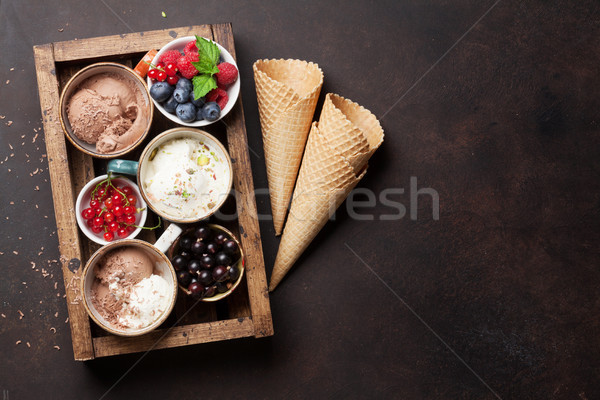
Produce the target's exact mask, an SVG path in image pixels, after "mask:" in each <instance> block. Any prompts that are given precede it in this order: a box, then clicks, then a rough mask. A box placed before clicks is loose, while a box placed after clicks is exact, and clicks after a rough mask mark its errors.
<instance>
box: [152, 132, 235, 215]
mask: <svg viewBox="0 0 600 400" xmlns="http://www.w3.org/2000/svg"><path fill="white" fill-rule="evenodd" d="M144 168H145V172H144V174H143V182H142V184H143V185H144V189H145V191H146V194H147V196H148V199H149V200H150V202H151V203H152V205H153V206H155V207H156V208H158V209H159V210H160V211H162V212H163V213H165V214H167V215H169V216H172V217H174V218H176V219H187V218H194V217H196V216H197V215H205V214H207V213H208V212H210V211H211V210H212V209H213V208H214V207H215V206H216V205H217V204H218V203H219V202H220V201H221V200H222V198H223V197H225V196H227V194H228V192H229V186H228V185H229V180H230V175H229V174H230V172H229V168H228V163H227V160H224V159H223V157H222V156H220V155H219V154H218V153H217V152H216V151H215V150H214V149H213V148H211V147H210V146H209V145H207V144H206V143H203V142H201V141H199V140H196V139H191V138H180V139H174V140H170V141H168V142H167V143H165V144H163V145H161V146H159V147H158V149H157V152H156V154H155V155H154V158H152V159H151V160H149V161H148V162H147V163H146V165H145V167H144Z"/></svg>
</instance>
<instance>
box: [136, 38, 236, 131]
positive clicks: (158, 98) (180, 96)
mask: <svg viewBox="0 0 600 400" xmlns="http://www.w3.org/2000/svg"><path fill="white" fill-rule="evenodd" d="M146 82H147V84H148V88H149V91H150V97H151V98H152V101H153V102H154V105H155V106H156V108H157V109H158V110H159V111H160V112H161V113H162V114H163V115H164V116H165V117H167V118H168V119H170V120H171V121H173V122H176V123H178V124H180V125H185V126H190V127H200V126H206V125H209V124H212V123H213V122H216V121H218V120H220V119H221V118H223V117H224V116H225V115H227V113H228V112H229V111H231V109H232V108H233V106H234V105H235V103H236V101H237V98H238V95H239V93H240V79H239V73H238V68H237V65H236V63H235V60H234V58H233V57H232V55H231V54H230V53H229V52H228V51H227V50H226V49H225V48H224V47H223V46H221V45H220V44H218V43H215V42H213V41H212V40H210V39H206V38H203V37H199V36H185V37H181V38H178V39H175V40H173V41H171V42H169V43H168V44H167V45H165V46H164V47H163V48H162V49H160V51H159V52H158V53H157V54H156V56H155V57H154V59H153V60H152V62H151V63H150V68H149V70H148V73H147V76H146Z"/></svg>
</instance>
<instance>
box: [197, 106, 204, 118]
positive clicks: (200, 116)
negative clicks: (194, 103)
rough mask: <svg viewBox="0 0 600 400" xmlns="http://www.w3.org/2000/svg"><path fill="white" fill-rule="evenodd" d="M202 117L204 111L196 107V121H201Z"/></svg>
mask: <svg viewBox="0 0 600 400" xmlns="http://www.w3.org/2000/svg"><path fill="white" fill-rule="evenodd" d="M203 119H204V113H203V112H202V108H201V107H200V108H198V109H197V110H196V121H202V120H203Z"/></svg>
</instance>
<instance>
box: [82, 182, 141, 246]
mask: <svg viewBox="0 0 600 400" xmlns="http://www.w3.org/2000/svg"><path fill="white" fill-rule="evenodd" d="M137 200H138V199H137V197H136V195H135V191H134V190H133V188H132V187H131V186H129V185H127V184H125V185H119V186H115V185H114V184H113V182H112V180H111V176H110V175H109V176H108V178H106V179H105V180H104V181H102V182H100V183H98V184H97V185H96V187H95V188H94V190H93V191H92V193H91V196H90V203H89V207H88V208H85V209H84V210H83V211H81V216H82V217H83V219H85V220H86V223H87V226H88V227H89V228H90V229H91V231H92V232H94V233H95V234H97V235H100V234H102V233H103V232H104V233H103V236H104V240H106V241H107V242H110V241H112V240H113V239H114V238H115V236H118V237H119V238H121V239H122V238H126V237H127V236H129V235H130V234H131V233H132V232H133V231H135V230H136V228H137V226H136V225H135V223H136V220H137V214H138V213H139V212H140V211H142V210H143V209H138V208H136V204H137Z"/></svg>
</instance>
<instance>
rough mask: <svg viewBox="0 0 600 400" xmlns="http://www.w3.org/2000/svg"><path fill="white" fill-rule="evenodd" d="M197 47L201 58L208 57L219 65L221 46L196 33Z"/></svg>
mask: <svg viewBox="0 0 600 400" xmlns="http://www.w3.org/2000/svg"><path fill="white" fill-rule="evenodd" d="M196 47H197V48H198V55H199V56H200V60H202V59H203V58H206V59H207V60H208V61H209V62H211V63H213V64H214V65H217V63H218V62H219V55H220V54H221V50H219V47H218V46H217V45H216V44H215V43H214V42H213V41H211V40H206V39H204V38H203V37H200V36H198V35H196Z"/></svg>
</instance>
